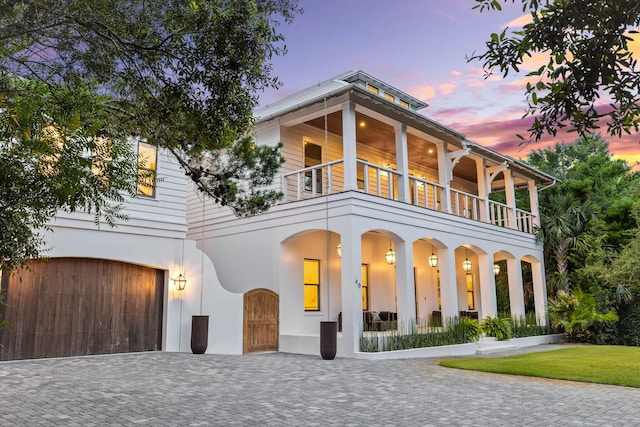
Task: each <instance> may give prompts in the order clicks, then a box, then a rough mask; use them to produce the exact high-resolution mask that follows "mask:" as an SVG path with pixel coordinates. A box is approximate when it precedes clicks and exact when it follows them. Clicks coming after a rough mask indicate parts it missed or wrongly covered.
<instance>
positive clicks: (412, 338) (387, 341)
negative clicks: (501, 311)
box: [360, 317, 481, 352]
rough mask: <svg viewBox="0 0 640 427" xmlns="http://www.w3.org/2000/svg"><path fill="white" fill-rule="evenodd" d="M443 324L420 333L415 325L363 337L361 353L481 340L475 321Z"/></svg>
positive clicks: (447, 320) (467, 320)
mask: <svg viewBox="0 0 640 427" xmlns="http://www.w3.org/2000/svg"><path fill="white" fill-rule="evenodd" d="M443 323H444V327H437V328H433V327H429V328H426V329H427V330H426V331H425V332H418V331H417V330H416V327H415V325H409V326H408V327H404V328H403V327H400V328H399V330H395V331H391V332H390V333H388V334H385V335H381V336H376V335H373V336H364V335H363V336H361V337H360V351H364V352H377V351H392V350H406V349H410V348H423V347H437V346H443V345H454V344H464V343H468V342H473V341H477V340H478V339H479V338H480V333H481V331H480V323H479V322H478V321H477V320H475V319H470V318H468V317H461V318H456V319H446V320H445V321H444V322H443ZM418 329H423V328H418Z"/></svg>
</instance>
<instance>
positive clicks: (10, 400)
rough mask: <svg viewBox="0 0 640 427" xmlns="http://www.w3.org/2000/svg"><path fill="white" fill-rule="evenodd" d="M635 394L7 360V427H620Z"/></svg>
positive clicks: (291, 359) (560, 385) (370, 373)
mask: <svg viewBox="0 0 640 427" xmlns="http://www.w3.org/2000/svg"><path fill="white" fill-rule="evenodd" d="M639 420H640V390H639V389H634V388H627V387H615V386H604V385H594V384H584V383H576V382H567V381H554V380H543V379H532V378H522V377H512V376H506V375H494V374H486V373H479V372H471V371H461V370H454V369H447V368H442V367H439V366H438V365H437V363H436V361H434V360H430V359H418V360H396V361H363V360H354V359H336V360H333V361H325V360H322V359H321V358H320V357H319V356H317V357H314V356H301V355H291V354H283V353H270V354H254V355H247V356H220V355H191V354H184V353H183V354H177V353H162V352H154V353H137V354H120V355H107V356H89V357H76V358H65V359H41V360H29V361H16V362H2V363H0V425H1V426H13V425H18V426H59V425H65V426H98V425H111V426H125V425H126V426H135V425H147V426H178V425H179V426H253V425H260V426H262V425H266V426H337V425H340V426H345V425H350V426H570V425H580V426H609V425H610V426H622V425H639V424H640V421H639Z"/></svg>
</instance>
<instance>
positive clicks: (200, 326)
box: [191, 316, 209, 354]
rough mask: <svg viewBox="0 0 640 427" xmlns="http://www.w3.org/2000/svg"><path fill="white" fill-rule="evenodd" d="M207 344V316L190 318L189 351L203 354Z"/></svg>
mask: <svg viewBox="0 0 640 427" xmlns="http://www.w3.org/2000/svg"><path fill="white" fill-rule="evenodd" d="M208 343H209V316H191V351H192V352H193V354H203V353H204V352H205V351H207V344H208Z"/></svg>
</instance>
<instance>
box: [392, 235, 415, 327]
mask: <svg viewBox="0 0 640 427" xmlns="http://www.w3.org/2000/svg"><path fill="white" fill-rule="evenodd" d="M396 294H397V296H398V321H399V324H401V325H405V324H408V322H409V321H410V320H411V319H414V320H415V317H416V298H415V291H414V280H413V244H411V243H407V242H399V243H396Z"/></svg>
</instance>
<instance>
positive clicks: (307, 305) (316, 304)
mask: <svg viewBox="0 0 640 427" xmlns="http://www.w3.org/2000/svg"><path fill="white" fill-rule="evenodd" d="M304 311H320V260H318V259H305V260H304Z"/></svg>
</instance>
